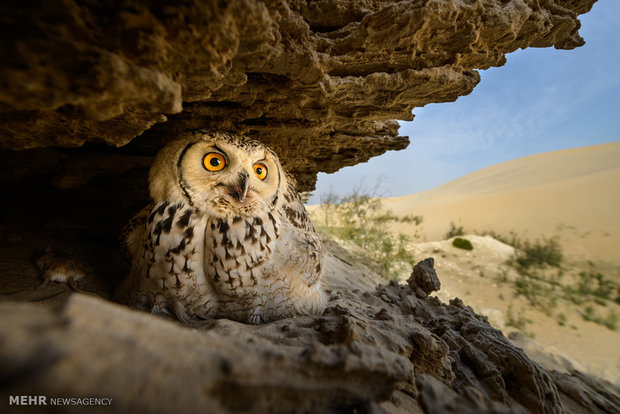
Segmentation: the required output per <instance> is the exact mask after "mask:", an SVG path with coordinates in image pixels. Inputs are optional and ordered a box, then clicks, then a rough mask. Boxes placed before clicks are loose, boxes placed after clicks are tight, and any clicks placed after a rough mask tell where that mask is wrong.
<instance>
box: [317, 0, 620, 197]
mask: <svg viewBox="0 0 620 414" xmlns="http://www.w3.org/2000/svg"><path fill="white" fill-rule="evenodd" d="M580 20H581V23H582V27H581V29H580V31H579V33H580V34H581V36H582V37H583V38H584V39H585V41H586V44H585V45H584V46H582V47H580V48H577V49H573V50H556V49H553V48H543V49H535V48H528V49H525V50H518V51H516V52H514V53H511V54H509V55H507V56H506V58H507V63H506V64H505V65H504V66H502V67H499V68H491V69H489V70H486V71H480V75H481V78H482V80H481V82H480V83H479V84H478V86H477V87H476V88H475V89H474V91H473V92H472V93H471V94H470V95H468V96H463V97H460V98H459V99H458V100H457V101H456V102H452V103H441V104H430V105H427V106H425V107H424V108H416V109H414V111H413V113H414V114H415V119H414V120H413V121H412V122H401V123H400V124H401V128H400V135H408V136H409V137H410V139H411V144H410V145H409V147H408V148H407V149H406V150H404V151H392V152H388V153H387V154H384V155H382V156H379V157H376V158H373V159H371V160H370V161H369V162H367V163H363V164H358V165H356V166H353V167H347V168H343V169H341V170H340V171H338V172H336V173H334V174H329V175H328V174H323V173H321V174H319V178H318V183H317V189H316V191H314V193H313V197H312V198H311V199H310V203H311V204H313V203H317V202H319V196H320V195H321V194H322V193H326V192H328V191H329V190H330V188H331V189H332V190H333V191H334V192H336V193H338V194H341V195H343V194H346V193H348V192H349V191H350V190H351V188H353V187H354V186H357V185H359V184H360V182H362V181H363V182H365V183H367V184H368V187H373V186H374V185H375V183H376V177H378V176H381V177H383V179H382V183H381V187H382V193H383V195H385V196H399V195H405V194H412V193H416V192H419V191H424V190H428V189H430V188H433V187H436V186H438V185H441V184H443V183H446V182H448V181H450V180H453V179H455V178H458V177H460V176H462V175H465V174H468V173H470V172H473V171H476V170H479V169H481V168H484V167H488V166H490V165H493V164H497V163H500V162H503V161H508V160H511V159H515V158H520V157H524V156H527V155H531V154H537V153H540V152H546V151H554V150H560V149H565V148H574V147H581V146H586V145H594V144H601V143H606V142H612V141H620V41H618V40H617V39H618V33H620V1H618V0H599V1H598V2H597V3H596V4H595V5H594V7H593V8H592V10H591V11H590V12H589V13H587V14H585V15H582V16H581V17H580ZM618 162H619V163H620V160H618Z"/></svg>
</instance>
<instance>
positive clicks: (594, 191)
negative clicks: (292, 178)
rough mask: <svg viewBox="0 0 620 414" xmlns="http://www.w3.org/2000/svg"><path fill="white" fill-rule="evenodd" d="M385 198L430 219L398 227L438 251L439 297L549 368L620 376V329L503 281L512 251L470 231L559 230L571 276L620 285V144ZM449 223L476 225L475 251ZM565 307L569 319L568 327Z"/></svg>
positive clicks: (523, 234)
mask: <svg viewBox="0 0 620 414" xmlns="http://www.w3.org/2000/svg"><path fill="white" fill-rule="evenodd" d="M383 202H384V207H386V208H387V209H389V210H391V211H392V212H394V213H395V214H396V215H399V216H404V215H421V216H423V217H424V222H423V223H422V225H421V226H420V227H414V226H413V225H408V224H403V223H398V224H397V225H394V227H393V230H394V231H397V232H403V233H407V234H414V233H415V232H416V231H417V232H418V234H420V238H419V239H418V240H417V242H414V243H411V244H410V246H409V249H410V250H411V252H412V253H413V254H414V256H415V258H416V260H422V259H424V258H425V257H434V258H435V263H436V268H437V272H438V275H439V278H440V280H441V282H442V289H441V291H439V292H438V294H437V296H438V297H439V298H440V299H441V300H442V301H444V302H447V301H448V300H449V299H451V298H453V297H455V296H456V297H459V298H461V299H463V301H464V302H465V303H466V304H468V305H470V306H472V307H473V308H474V309H475V310H476V311H477V312H479V313H481V314H483V315H486V316H487V317H488V318H489V321H490V322H491V323H492V324H493V325H494V326H496V327H498V328H500V329H502V330H503V331H504V333H505V334H506V336H509V337H510V338H511V339H512V340H513V341H514V342H515V343H517V344H518V345H520V346H522V347H524V348H525V349H526V351H527V352H528V354H530V357H532V358H533V359H535V360H537V361H539V362H541V363H542V364H544V365H545V366H547V367H548V368H554V369H559V370H564V369H570V368H571V367H574V368H576V369H579V370H581V371H583V372H585V373H588V374H590V375H593V376H596V377H599V378H603V379H606V380H609V381H611V382H614V383H616V384H620V332H618V331H612V330H610V329H608V328H607V327H605V326H602V325H599V324H596V323H594V322H588V321H585V320H584V319H583V317H582V315H583V310H584V306H587V304H586V305H579V306H577V305H575V304H574V303H571V302H568V301H565V300H559V301H558V303H557V306H556V307H554V308H553V309H551V310H549V309H547V310H545V311H543V310H541V309H539V308H535V307H533V306H532V305H531V304H530V303H529V302H528V301H527V299H525V298H524V297H523V296H516V294H515V287H514V283H506V282H501V280H506V279H508V280H509V281H510V280H512V281H514V280H515V278H516V277H517V273H516V271H515V270H514V269H512V268H511V267H510V266H508V265H507V264H506V261H507V260H508V259H509V258H510V257H511V256H512V255H513V254H514V249H513V248H512V247H511V246H508V245H506V244H503V243H501V242H499V241H497V240H495V239H493V238H491V237H480V236H476V235H471V234H473V233H478V234H480V233H482V232H485V231H494V232H496V233H499V234H501V235H504V236H508V235H509V234H510V232H515V233H516V234H518V235H519V237H520V238H521V239H522V240H525V239H528V240H531V241H534V240H536V239H542V238H550V237H558V240H559V241H560V244H561V245H562V248H563V252H564V255H565V259H564V262H563V265H562V267H563V270H562V272H563V273H565V274H566V276H564V279H563V280H564V281H570V280H571V278H573V280H574V278H576V277H577V274H578V273H579V271H581V270H585V269H589V270H594V271H596V272H600V273H602V274H604V276H605V278H607V279H610V280H613V281H615V282H616V283H620V142H616V143H611V144H604V145H597V146H591V147H584V148H577V149H570V150H564V151H556V152H550V153H544V154H539V155H534V156H530V157H525V158H521V159H517V160H513V161H509V162H505V163H502V164H498V165H495V166H491V167H488V168H485V169H482V170H480V171H477V172H474V173H472V174H469V175H466V176H463V177H461V178H458V179H456V180H454V181H451V182H449V183H447V184H444V185H442V186H439V187H437V188H434V189H432V190H429V191H425V192H422V193H417V194H412V195H409V196H403V197H394V198H387V199H384V200H383ZM315 209H316V206H310V207H309V211H311V212H312V211H313V210H315ZM317 213H318V212H317ZM451 222H454V223H455V224H457V225H459V226H463V227H464V229H465V231H466V232H467V233H470V235H468V236H467V238H468V239H469V240H471V241H472V242H473V244H474V250H473V251H471V252H468V251H464V250H460V249H456V248H454V247H452V245H451V241H450V240H447V241H446V240H445V238H446V237H445V235H446V233H447V231H448V230H449V228H450V223H451ZM551 271H554V270H551ZM407 277H408V275H403V276H402V277H401V280H402V281H404V280H406V278H407ZM594 306H597V305H594ZM597 311H598V312H601V313H604V312H615V313H616V314H617V315H618V316H620V306H618V305H617V304H615V303H612V302H608V303H607V304H606V305H605V307H600V309H598V308H597ZM509 312H512V316H513V319H517V318H522V319H523V320H525V321H526V323H525V326H523V327H521V329H520V331H519V329H517V328H515V327H514V326H508V324H507V322H508V321H507V319H508V314H509ZM560 314H562V315H564V317H565V318H566V320H565V321H564V322H563V326H562V325H560V323H559V322H558V320H559V315H560Z"/></svg>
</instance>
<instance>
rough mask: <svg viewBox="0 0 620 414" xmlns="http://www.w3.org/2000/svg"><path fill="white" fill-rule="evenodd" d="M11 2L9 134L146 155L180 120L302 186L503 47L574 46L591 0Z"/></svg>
mask: <svg viewBox="0 0 620 414" xmlns="http://www.w3.org/2000/svg"><path fill="white" fill-rule="evenodd" d="M13 3H15V2H4V3H3V5H1V6H0V10H1V12H2V15H3V26H4V29H3V32H4V35H3V36H2V39H1V42H2V48H1V49H0V56H1V57H2V62H3V64H2V66H1V68H0V74H1V75H0V118H2V122H1V123H0V145H1V146H2V147H4V148H5V149H9V150H26V149H32V148H46V147H75V146H83V145H84V144H85V143H105V144H106V145H110V146H114V147H119V150H118V151H117V152H114V151H112V152H110V153H109V154H110V156H116V155H117V154H121V156H125V155H126V154H131V155H133V156H145V157H152V155H153V153H154V152H155V151H156V150H157V149H158V148H160V147H161V146H163V145H164V144H165V143H166V142H167V141H168V140H170V139H173V138H174V137H175V135H176V134H177V133H178V132H180V131H183V130H187V129H195V128H208V129H222V130H228V131H233V132H237V133H241V134H244V135H247V136H249V137H252V138H255V139H259V140H261V141H263V142H265V143H266V144H268V145H269V146H271V147H272V148H273V149H274V150H276V152H278V154H279V155H280V158H281V159H282V161H283V163H284V164H285V166H286V168H287V169H289V170H290V171H291V172H292V173H293V174H294V175H295V176H296V178H297V180H298V182H299V187H300V189H301V190H309V189H312V188H313V187H314V183H315V180H316V174H317V173H318V172H321V171H323V172H334V171H336V170H338V169H340V168H342V167H344V166H349V165H354V164H356V163H359V162H364V161H367V160H368V159H369V158H371V157H374V156H377V155H380V154H382V153H384V152H386V151H388V150H399V149H403V148H405V147H406V146H407V145H408V143H409V140H408V138H407V137H402V136H399V135H398V123H397V122H396V120H411V119H413V115H412V110H413V109H414V108H416V107H421V106H424V105H426V104H428V103H439V102H451V101H454V100H456V99H457V98H458V97H459V96H462V95H466V94H469V93H471V92H472V90H473V88H474V87H475V86H476V84H477V83H478V82H479V80H480V77H479V75H478V73H477V71H476V70H477V69H487V68H489V67H492V66H501V65H503V64H504V62H505V55H506V54H507V53H510V52H512V51H514V50H516V49H518V48H526V47H550V46H553V47H556V48H563V49H571V48H574V47H578V46H581V45H582V44H583V43H584V41H583V39H582V38H581V37H580V36H579V34H578V29H579V27H580V23H579V20H578V18H577V17H578V15H579V14H582V13H585V12H587V11H589V10H590V8H591V7H592V5H593V3H594V0H581V1H578V0H575V1H566V0H556V1H549V2H544V3H541V2H537V1H531V0H472V1H459V2H453V1H439V0H427V1H424V0H405V1H376V2H374V1H372V2H371V1H344V0H325V1H316V2H315V1H300V0H292V1H284V2H269V1H267V2H261V1H253V0H237V1H230V2H216V1H208V0H203V1H194V2H189V3H184V4H179V3H176V2H164V3H161V4H158V6H157V7H155V6H154V5H153V4H151V3H150V2H147V1H137V2H136V1H121V2H117V3H115V5H114V6H112V5H111V4H110V3H107V2H88V3H86V2H79V1H75V0H65V1H63V2H61V3H57V4H54V5H51V4H44V5H42V6H39V7H29V4H28V2H26V3H23V2H20V3H15V4H13ZM137 137H138V139H136V138H137ZM129 143H131V144H132V145H127V144H129ZM88 148H89V147H87V148H86V149H85V150H84V151H81V152H79V151H78V152H76V153H70V155H69V156H68V158H69V159H71V158H72V157H73V156H79V157H82V156H83V155H84V154H86V155H87V156H88V155H90V151H89V149H88ZM95 148H98V147H97V146H96V145H95ZM106 153H108V152H106ZM76 154H77V155H76ZM97 156H98V157H101V155H100V154H99V155H97ZM72 162H73V163H74V164H75V162H74V161H72ZM115 164H122V163H119V162H116V163H115ZM119 168H120V170H119V171H123V170H124V169H126V166H119Z"/></svg>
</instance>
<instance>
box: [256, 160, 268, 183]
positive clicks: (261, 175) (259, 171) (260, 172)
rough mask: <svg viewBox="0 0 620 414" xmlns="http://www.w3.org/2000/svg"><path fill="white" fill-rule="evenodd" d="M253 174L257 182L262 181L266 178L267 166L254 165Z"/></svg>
mask: <svg viewBox="0 0 620 414" xmlns="http://www.w3.org/2000/svg"><path fill="white" fill-rule="evenodd" d="M254 173H255V174H256V176H257V177H258V179H259V180H264V179H265V178H266V177H267V166H266V165H265V164H260V163H259V164H254Z"/></svg>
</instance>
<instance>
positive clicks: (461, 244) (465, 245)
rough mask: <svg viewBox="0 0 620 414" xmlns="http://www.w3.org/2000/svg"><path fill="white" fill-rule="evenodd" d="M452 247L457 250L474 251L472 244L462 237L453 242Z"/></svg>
mask: <svg viewBox="0 0 620 414" xmlns="http://www.w3.org/2000/svg"><path fill="white" fill-rule="evenodd" d="M452 246H454V247H456V248H457V249H463V250H474V246H473V245H472V244H471V242H470V241H469V240H467V239H463V238H461V237H457V238H455V239H454V240H453V241H452Z"/></svg>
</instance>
